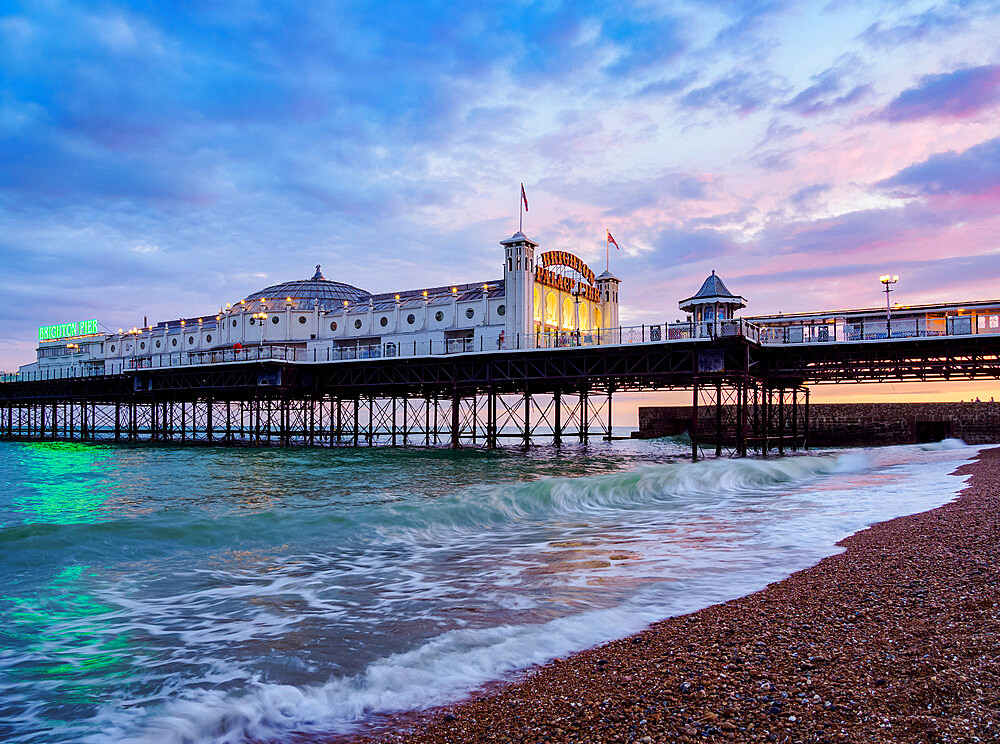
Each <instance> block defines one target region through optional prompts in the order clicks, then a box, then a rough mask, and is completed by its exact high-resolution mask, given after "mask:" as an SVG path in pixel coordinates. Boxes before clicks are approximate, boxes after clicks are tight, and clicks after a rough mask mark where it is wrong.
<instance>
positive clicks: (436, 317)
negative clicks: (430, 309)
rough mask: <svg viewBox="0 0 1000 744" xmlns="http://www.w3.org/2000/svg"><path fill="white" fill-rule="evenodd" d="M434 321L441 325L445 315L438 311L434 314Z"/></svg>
mask: <svg viewBox="0 0 1000 744" xmlns="http://www.w3.org/2000/svg"><path fill="white" fill-rule="evenodd" d="M434 320H436V321H437V322H438V323H440V322H441V321H442V320H444V313H443V312H441V311H440V310H438V311H437V312H436V313H434Z"/></svg>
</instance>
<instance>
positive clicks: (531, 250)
mask: <svg viewBox="0 0 1000 744" xmlns="http://www.w3.org/2000/svg"><path fill="white" fill-rule="evenodd" d="M500 245H502V246H503V247H504V263H503V279H504V294H505V296H506V298H507V302H506V308H505V309H506V314H505V316H504V320H505V321H506V322H505V325H504V337H505V338H504V345H505V346H506V347H509V348H518V347H520V348H525V346H526V339H528V338H530V337H532V336H533V335H534V332H535V330H534V316H535V307H534V293H535V248H537V247H538V243H536V242H535V241H533V240H532V239H531V238H529V237H528V236H526V235H525V234H524V233H522V232H521V231H520V230H519V231H518V232H516V233H514V234H513V235H511V236H510V237H509V238H507V239H506V240H501V241H500Z"/></svg>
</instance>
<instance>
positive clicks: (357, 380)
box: [0, 319, 1000, 458]
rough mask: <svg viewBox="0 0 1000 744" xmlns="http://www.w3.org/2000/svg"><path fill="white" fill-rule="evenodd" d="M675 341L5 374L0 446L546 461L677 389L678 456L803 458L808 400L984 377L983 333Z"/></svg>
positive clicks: (153, 363) (728, 330)
mask: <svg viewBox="0 0 1000 744" xmlns="http://www.w3.org/2000/svg"><path fill="white" fill-rule="evenodd" d="M691 328H692V327H691V326H690V325H689V324H680V325H678V326H673V325H671V324H664V325H661V326H641V327H635V328H623V329H615V332H613V333H607V334H605V335H604V336H603V337H602V338H600V339H598V338H597V337H596V336H595V335H594V334H588V336H587V337H584V336H582V335H580V334H576V335H572V334H567V335H565V336H564V337H563V338H561V339H544V340H543V339H542V338H541V337H540V336H539V337H537V338H536V337H531V338H528V339H520V342H521V343H522V344H523V345H524V346H526V347H527V348H513V349H511V348H505V349H502V350H491V351H487V350H483V351H479V350H466V349H458V350H454V349H449V348H443V349H440V350H439V351H438V352H437V353H427V354H419V353H418V354H416V355H410V356H405V355H399V354H398V352H397V355H396V356H391V357H385V356H381V355H380V354H376V353H375V350H369V351H370V354H367V355H366V354H364V353H362V354H354V355H353V356H355V357H360V358H341V359H331V360H329V361H328V360H327V359H325V358H316V359H313V358H309V356H307V355H306V354H304V353H303V350H301V349H294V348H282V347H279V346H266V347H263V346H262V347H252V348H248V349H242V350H227V351H219V352H210V353H197V354H191V355H189V356H186V357H185V358H184V359H183V362H182V363H179V364H171V363H170V361H171V360H169V359H167V360H155V359H153V358H147V359H139V360H136V361H135V363H134V364H131V365H130V366H129V367H127V368H120V369H116V370H112V371H110V372H108V373H104V374H81V373H77V374H73V373H71V372H70V373H67V372H66V371H62V372H61V373H60V374H58V375H56V374H42V373H38V374H35V375H31V374H27V375H13V376H7V377H5V378H4V379H3V380H2V381H0V437H2V438H4V439H10V440H67V441H93V442H121V443H128V442H132V443H136V442H152V443H172V444H198V443H204V444H208V443H211V444H219V445H244V446H267V445H273V446H292V445H312V446H325V447H344V446H348V447H362V446H424V447H434V446H448V447H453V448H459V447H485V448H495V447H498V446H503V445H504V444H507V445H511V444H514V445H519V446H529V445H532V444H537V443H540V442H548V443H552V444H555V445H560V444H563V443H567V442H570V441H575V442H581V443H587V442H589V441H590V440H591V439H592V438H599V439H605V440H609V439H611V438H612V428H611V414H612V410H613V403H614V399H615V396H618V395H621V394H628V393H630V392H652V391H662V390H686V391H688V392H689V393H690V396H691V398H690V400H691V426H690V428H689V432H690V433H691V435H692V437H691V438H692V449H691V453H692V457H694V458H698V457H701V456H704V455H707V454H714V455H716V456H723V455H728V456H737V457H740V456H745V455H747V454H748V453H749V452H752V451H753V452H757V453H761V454H768V453H769V452H778V453H783V452H785V451H786V450H795V449H799V448H803V447H808V445H809V440H810V409H809V397H810V387H811V386H814V385H820V384H834V383H845V382H905V381H913V380H921V381H931V380H938V381H940V380H971V379H984V378H988V379H1000V334H993V333H989V334H981V333H958V334H956V333H952V334H945V335H926V334H924V335H920V334H917V335H913V336H907V337H899V338H896V337H893V338H884V337H883V338H866V337H861V338H850V337H848V338H846V339H845V338H838V339H833V338H831V337H830V336H829V335H827V336H825V337H824V340H819V337H818V336H817V335H815V334H813V335H810V334H809V333H808V332H806V333H803V332H802V331H796V332H793V333H791V334H789V333H787V332H783V333H782V334H780V336H779V335H776V334H774V333H773V332H772V331H771V330H770V329H767V328H764V327H762V326H760V325H757V324H754V323H752V322H750V321H748V320H740V319H737V320H728V321H724V322H723V321H717V322H715V323H714V324H713V325H712V326H711V327H710V328H709V329H708V332H707V333H705V334H703V335H699V334H698V333H696V332H692V330H691ZM842 335H843V334H842ZM789 338H792V339H793V340H792V341H789V340H788V339H789ZM799 339H802V340H799ZM588 342H589V343H588ZM706 409H707V410H709V411H711V414H710V415H708V416H707V417H706V415H705V410H706ZM706 420H707V421H709V422H711V423H710V424H709V425H708V426H706V423H705V422H706Z"/></svg>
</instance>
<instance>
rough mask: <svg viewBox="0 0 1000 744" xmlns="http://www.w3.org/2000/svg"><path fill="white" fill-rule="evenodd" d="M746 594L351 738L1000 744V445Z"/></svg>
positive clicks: (462, 740) (395, 739) (453, 740)
mask: <svg viewBox="0 0 1000 744" xmlns="http://www.w3.org/2000/svg"><path fill="white" fill-rule="evenodd" d="M956 473H958V474H966V473H971V474H972V478H971V480H970V481H969V483H968V486H967V487H966V488H965V490H963V491H962V493H961V495H960V496H959V498H958V499H957V500H956V501H954V502H952V503H950V504H946V505H945V506H942V507H940V508H937V509H933V510H931V511H928V512H924V513H921V514H916V515H913V516H909V517H901V518H898V519H894V520H891V521H888V522H882V523H880V524H877V525H875V526H873V527H871V528H869V529H867V530H864V531H863V532H859V533H857V534H856V535H853V536H851V537H849V538H847V539H845V540H843V541H842V542H841V543H840V544H841V545H842V546H843V547H844V548H845V552H843V553H841V554H838V555H836V556H833V557H830V558H827V559H825V560H823V561H821V562H820V563H819V564H817V565H816V566H814V567H812V568H809V569H806V570H804V571H800V572H798V573H796V574H793V575H792V576H790V577H789V578H787V579H785V580H784V581H781V582H778V583H775V584H772V585H770V586H768V587H767V588H766V589H764V590H762V591H760V592H757V593H756V594H752V595H749V596H747V597H742V598H740V599H736V600H733V601H730V602H726V603H724V604H720V605H715V606H712V607H708V608H706V609H704V610H701V611H699V612H696V613H693V614H690V615H683V616H680V617H676V618H671V619H669V620H665V621H663V622H660V623H656V624H655V625H653V626H651V627H650V628H649V629H648V630H646V631H644V632H642V633H640V634H638V635H636V636H633V637H631V638H626V639H623V640H620V641H615V642H612V643H610V644H607V645H605V646H601V647H599V648H596V649H591V650H588V651H584V652H582V653H579V654H576V655H574V656H572V657H570V658H568V659H564V660H558V661H555V662H552V663H550V664H547V665H546V666H544V667H542V668H540V669H538V670H536V671H534V672H533V673H532V674H530V675H529V676H527V677H526V678H525V679H522V680H520V681H517V682H513V683H510V684H506V685H501V686H498V687H497V688H496V689H495V690H493V691H492V692H490V693H488V694H480V695H478V696H477V697H474V698H473V699H471V700H468V701H466V702H464V703H460V704H457V705H455V706H451V707H447V708H440V709H435V710H432V711H430V712H428V713H425V714H420V715H413V714H407V715H402V716H398V717H394V718H390V719H389V720H388V721H387V723H388V728H387V729H383V730H382V732H381V733H380V734H379V735H378V736H375V737H371V736H369V737H364V738H354V739H351V738H347V739H345V738H341V737H337V738H336V739H330V740H328V741H337V742H343V741H354V742H362V741H364V742H374V741H379V742H401V741H407V742H421V743H427V744H431V743H434V744H437V743H439V742H532V743H534V742H630V741H634V742H641V743H647V742H661V741H665V742H676V741H679V742H703V741H763V742H841V741H847V742H976V741H980V742H994V741H1000V448H998V449H992V450H986V451H984V452H983V453H982V454H981V455H980V457H979V458H978V460H976V461H974V462H973V463H970V464H967V465H963V466H962V467H961V468H959V469H958V470H957V471H956Z"/></svg>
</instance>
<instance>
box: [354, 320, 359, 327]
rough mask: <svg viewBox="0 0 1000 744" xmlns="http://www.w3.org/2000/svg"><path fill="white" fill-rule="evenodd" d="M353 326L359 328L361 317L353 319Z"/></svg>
mask: <svg viewBox="0 0 1000 744" xmlns="http://www.w3.org/2000/svg"><path fill="white" fill-rule="evenodd" d="M354 327H355V328H361V319H360V318H359V319H358V320H356V321H354Z"/></svg>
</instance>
